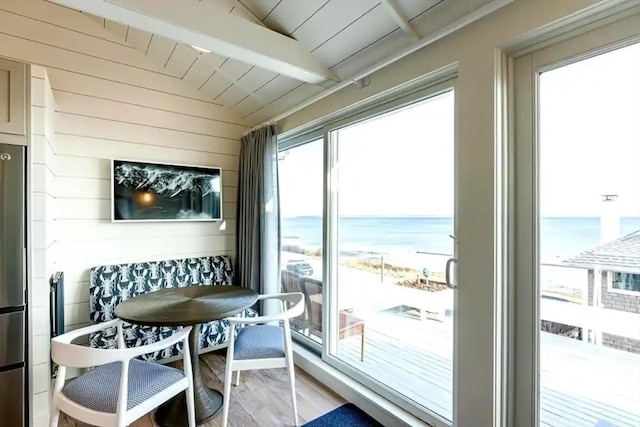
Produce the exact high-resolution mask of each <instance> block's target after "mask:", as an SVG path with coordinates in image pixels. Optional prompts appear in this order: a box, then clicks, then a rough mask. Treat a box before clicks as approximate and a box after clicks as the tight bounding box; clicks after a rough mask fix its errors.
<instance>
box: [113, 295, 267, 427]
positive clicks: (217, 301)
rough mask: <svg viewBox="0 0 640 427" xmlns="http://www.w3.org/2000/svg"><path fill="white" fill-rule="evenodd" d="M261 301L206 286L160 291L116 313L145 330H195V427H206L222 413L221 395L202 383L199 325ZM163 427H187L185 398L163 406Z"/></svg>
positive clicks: (160, 411)
mask: <svg viewBox="0 0 640 427" xmlns="http://www.w3.org/2000/svg"><path fill="white" fill-rule="evenodd" d="M257 300H258V293H257V292H256V291H253V290H251V289H247V288H243V287H240V286H227V285H203V286H188V287H184V288H169V289H161V290H158V291H155V292H149V293H146V294H142V295H138V296H135V297H133V298H130V299H128V300H126V301H124V302H122V303H121V304H119V305H118V306H117V307H116V309H115V314H116V316H117V317H118V318H120V319H122V320H124V321H125V322H128V323H132V324H136V325H144V326H193V329H191V333H190V334H189V346H190V351H191V366H192V372H193V388H194V390H193V391H194V401H195V412H196V423H197V424H204V423H206V422H207V421H209V420H210V419H212V418H213V417H215V416H216V415H217V414H218V413H219V412H220V410H221V409H222V393H221V392H220V391H218V390H214V389H210V388H208V387H207V386H206V385H205V383H204V381H203V380H202V375H201V373H200V361H199V348H200V346H199V343H200V324H201V323H208V322H211V321H214V320H219V319H224V318H225V317H230V316H233V315H234V314H237V313H239V312H241V311H243V310H245V309H247V308H249V307H251V306H252V305H253V304H255V302H256V301H257ZM155 419H156V423H157V424H158V425H160V426H163V427H178V426H186V425H188V423H187V404H186V400H185V394H184V393H180V394H178V395H177V396H176V397H174V398H172V399H170V400H168V401H167V402H165V403H164V404H162V405H161V406H160V407H159V408H158V409H157V410H156V413H155Z"/></svg>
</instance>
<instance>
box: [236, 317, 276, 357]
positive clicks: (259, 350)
mask: <svg viewBox="0 0 640 427" xmlns="http://www.w3.org/2000/svg"><path fill="white" fill-rule="evenodd" d="M274 357H284V332H283V329H282V328H281V327H280V326H272V325H255V326H246V327H244V328H242V329H241V330H240V332H239V333H238V337H237V338H236V341H235V343H234V347H233V358H234V360H247V359H270V358H274Z"/></svg>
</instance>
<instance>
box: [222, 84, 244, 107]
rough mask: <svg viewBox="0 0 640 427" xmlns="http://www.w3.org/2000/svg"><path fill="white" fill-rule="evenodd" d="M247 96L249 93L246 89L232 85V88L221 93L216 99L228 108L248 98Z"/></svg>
mask: <svg viewBox="0 0 640 427" xmlns="http://www.w3.org/2000/svg"><path fill="white" fill-rule="evenodd" d="M247 95H248V94H247V92H245V91H244V89H242V88H241V87H240V86H238V85H232V86H231V87H229V88H228V89H226V90H225V91H223V92H222V93H220V94H219V95H218V96H217V97H216V98H215V101H216V102H219V103H221V104H222V105H224V106H226V107H231V106H233V105H235V104H236V103H237V102H239V101H241V100H242V99H244V98H246V96H247Z"/></svg>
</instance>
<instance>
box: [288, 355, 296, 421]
mask: <svg viewBox="0 0 640 427" xmlns="http://www.w3.org/2000/svg"><path fill="white" fill-rule="evenodd" d="M287 370H288V371H289V384H290V385H291V406H292V407H293V425H294V426H296V427H297V426H298V425H299V424H298V404H297V401H296V374H295V372H294V367H293V357H291V355H289V357H287Z"/></svg>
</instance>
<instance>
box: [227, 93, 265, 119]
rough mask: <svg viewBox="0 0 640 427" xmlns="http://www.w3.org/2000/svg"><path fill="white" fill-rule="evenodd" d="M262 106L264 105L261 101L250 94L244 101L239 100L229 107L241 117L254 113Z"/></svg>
mask: <svg viewBox="0 0 640 427" xmlns="http://www.w3.org/2000/svg"><path fill="white" fill-rule="evenodd" d="M260 107H262V104H261V103H260V102H258V101H257V100H256V99H255V98H253V97H252V96H248V97H246V98H245V99H243V100H242V101H240V102H238V103H237V104H235V105H232V106H231V107H229V109H230V110H231V111H232V112H234V113H236V114H238V115H239V116H240V117H242V116H246V115H248V114H251V113H253V112H254V111H256V110H257V109H258V108H260Z"/></svg>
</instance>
